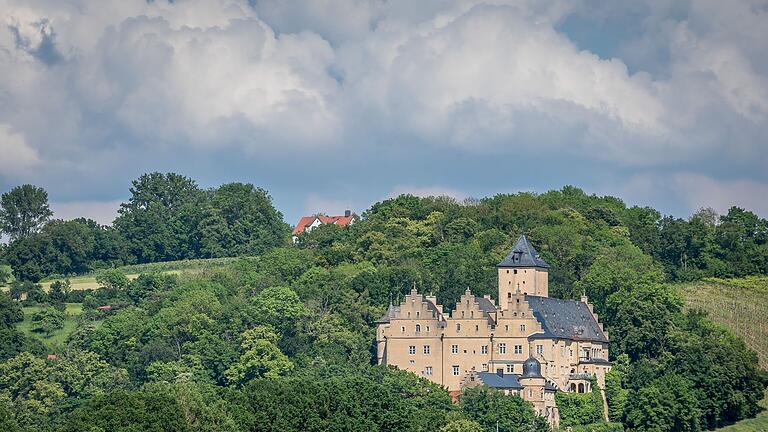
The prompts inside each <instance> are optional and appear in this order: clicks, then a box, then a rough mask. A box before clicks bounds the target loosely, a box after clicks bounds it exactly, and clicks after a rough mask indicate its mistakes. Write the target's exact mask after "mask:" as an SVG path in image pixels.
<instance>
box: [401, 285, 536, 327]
mask: <svg viewBox="0 0 768 432" xmlns="http://www.w3.org/2000/svg"><path fill="white" fill-rule="evenodd" d="M523 283H525V282H523ZM418 317H419V311H416V318H418Z"/></svg>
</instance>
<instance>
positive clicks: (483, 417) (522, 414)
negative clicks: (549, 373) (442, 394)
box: [459, 386, 549, 432]
mask: <svg viewBox="0 0 768 432" xmlns="http://www.w3.org/2000/svg"><path fill="white" fill-rule="evenodd" d="M459 408H460V409H461V412H462V413H464V414H465V415H466V416H467V417H468V418H470V419H472V420H474V421H476V422H477V423H480V425H481V426H482V427H483V430H485V431H486V432H493V431H495V430H496V427H497V425H498V428H499V429H498V430H499V431H504V432H528V431H541V432H548V431H549V424H548V423H547V421H546V420H545V419H544V418H543V417H539V416H538V415H536V414H535V413H534V411H533V405H531V404H530V403H529V402H526V401H524V400H523V399H522V398H520V396H517V395H510V396H507V395H504V393H501V392H500V391H498V390H494V389H489V388H487V387H485V386H477V387H473V388H469V389H466V390H464V392H463V393H462V394H461V396H459Z"/></svg>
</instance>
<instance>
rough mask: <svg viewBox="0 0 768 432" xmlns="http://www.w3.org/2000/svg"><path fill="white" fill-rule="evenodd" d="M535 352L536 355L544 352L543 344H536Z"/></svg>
mask: <svg viewBox="0 0 768 432" xmlns="http://www.w3.org/2000/svg"><path fill="white" fill-rule="evenodd" d="M536 354H538V355H543V354H544V345H536Z"/></svg>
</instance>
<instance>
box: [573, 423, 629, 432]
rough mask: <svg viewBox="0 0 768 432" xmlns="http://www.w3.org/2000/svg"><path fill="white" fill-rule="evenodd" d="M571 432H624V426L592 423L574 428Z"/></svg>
mask: <svg viewBox="0 0 768 432" xmlns="http://www.w3.org/2000/svg"><path fill="white" fill-rule="evenodd" d="M571 432H624V425H622V424H621V423H614V422H611V423H606V422H600V423H590V424H587V425H580V426H573V427H572V428H571Z"/></svg>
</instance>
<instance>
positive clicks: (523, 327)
mask: <svg viewBox="0 0 768 432" xmlns="http://www.w3.org/2000/svg"><path fill="white" fill-rule="evenodd" d="M520 331H521V332H524V331H525V324H520Z"/></svg>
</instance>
